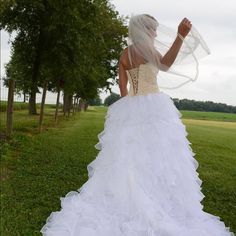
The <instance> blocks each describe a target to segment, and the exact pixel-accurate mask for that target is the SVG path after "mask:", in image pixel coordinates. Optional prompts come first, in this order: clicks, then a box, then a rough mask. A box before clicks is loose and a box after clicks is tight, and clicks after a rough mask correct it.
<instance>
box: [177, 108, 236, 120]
mask: <svg viewBox="0 0 236 236" xmlns="http://www.w3.org/2000/svg"><path fill="white" fill-rule="evenodd" d="M181 113H182V114H183V118H188V119H198V120H217V121H233V122H236V114H235V113H223V112H210V111H185V110H181Z"/></svg>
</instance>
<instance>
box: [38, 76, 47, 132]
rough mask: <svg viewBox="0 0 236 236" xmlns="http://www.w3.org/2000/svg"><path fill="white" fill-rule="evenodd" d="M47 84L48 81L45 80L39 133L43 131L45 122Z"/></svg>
mask: <svg viewBox="0 0 236 236" xmlns="http://www.w3.org/2000/svg"><path fill="white" fill-rule="evenodd" d="M47 85H48V82H47V81H45V82H44V86H43V95H42V101H41V108H40V116H39V133H41V132H42V124H43V113H44V104H45V99H46V93H47Z"/></svg>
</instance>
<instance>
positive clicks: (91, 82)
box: [0, 0, 127, 130]
mask: <svg viewBox="0 0 236 236" xmlns="http://www.w3.org/2000/svg"><path fill="white" fill-rule="evenodd" d="M0 4H1V5H0V29H4V30H6V31H8V32H9V33H10V34H11V33H14V34H15V37H14V39H13V40H12V42H11V43H12V48H11V60H10V61H9V63H8V64H7V65H6V78H5V86H7V87H8V88H9V96H8V124H9V125H10V126H12V125H11V124H10V123H11V122H9V121H10V120H11V119H12V117H11V113H12V106H13V93H19V92H20V93H23V94H29V114H30V115H34V114H37V109H36V94H37V93H39V88H42V89H43V94H42V102H41V109H40V121H39V126H40V127H41V126H42V120H43V111H44V103H45V98H46V92H47V91H52V92H55V93H57V98H58V99H57V107H58V105H59V97H60V93H61V92H63V95H64V103H63V110H64V113H67V112H68V111H69V110H70V109H71V104H73V100H76V99H77V100H78V99H79V98H80V99H82V100H83V101H88V100H89V99H95V98H98V91H99V89H101V88H102V89H105V90H107V89H108V90H110V85H111V84H113V83H114V82H115V78H116V75H117V61H118V58H119V56H120V53H121V51H122V49H123V48H124V46H125V42H126V41H125V37H126V36H127V27H126V26H125V23H126V22H125V21H126V18H124V17H120V16H119V14H118V12H117V11H116V10H115V8H114V6H113V5H111V4H110V3H109V2H108V0H80V1H78V0H70V1H61V0H33V1H32V0H8V1H0ZM108 79H113V82H108V81H107V80H108ZM40 130H41V128H40Z"/></svg>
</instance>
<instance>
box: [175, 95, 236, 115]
mask: <svg viewBox="0 0 236 236" xmlns="http://www.w3.org/2000/svg"><path fill="white" fill-rule="evenodd" d="M173 101H174V103H175V105H176V107H177V108H178V109H179V110H190V111H215V112H226V113H236V106H231V105H227V104H225V103H216V102H212V101H205V102H203V101H195V100H189V99H177V98H174V99H173Z"/></svg>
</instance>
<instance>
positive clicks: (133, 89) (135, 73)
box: [126, 63, 159, 96]
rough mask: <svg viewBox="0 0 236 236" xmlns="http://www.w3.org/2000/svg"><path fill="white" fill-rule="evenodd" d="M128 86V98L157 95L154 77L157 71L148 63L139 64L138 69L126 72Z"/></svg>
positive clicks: (157, 90)
mask: <svg viewBox="0 0 236 236" xmlns="http://www.w3.org/2000/svg"><path fill="white" fill-rule="evenodd" d="M126 72H127V75H128V80H129V84H130V88H129V92H128V96H135V95H146V94H148V93H157V92H159V88H158V85H157V79H156V75H157V73H158V69H157V68H156V67H154V66H153V65H152V64H150V63H145V64H140V65H139V67H136V68H133V69H130V70H126Z"/></svg>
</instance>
